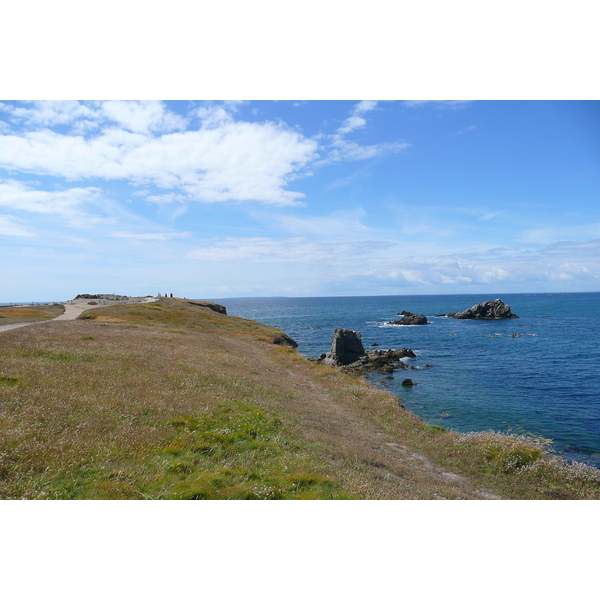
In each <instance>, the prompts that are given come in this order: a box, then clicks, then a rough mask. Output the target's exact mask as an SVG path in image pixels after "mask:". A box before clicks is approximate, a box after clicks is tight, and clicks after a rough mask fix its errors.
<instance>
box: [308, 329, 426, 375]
mask: <svg viewBox="0 0 600 600" xmlns="http://www.w3.org/2000/svg"><path fill="white" fill-rule="evenodd" d="M415 357H416V354H415V353H414V352H413V351H412V350H411V349H410V348H400V349H398V350H365V349H364V347H363V344H362V336H361V333H360V331H352V330H351V329H336V330H335V331H334V332H333V340H332V342H331V351H329V352H327V353H326V354H321V356H320V357H319V358H312V359H309V360H310V361H312V362H317V363H321V364H324V365H329V366H332V367H337V368H339V369H340V371H342V372H344V373H351V374H354V375H360V374H362V373H367V372H370V371H376V372H377V373H382V374H385V373H393V372H394V371H395V370H403V369H410V368H411V367H409V366H408V365H406V364H405V363H404V362H402V359H403V358H415ZM412 368H414V367H412Z"/></svg>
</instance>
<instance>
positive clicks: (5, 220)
mask: <svg viewBox="0 0 600 600" xmlns="http://www.w3.org/2000/svg"><path fill="white" fill-rule="evenodd" d="M20 223H21V219H15V218H14V217H9V216H6V215H0V235H9V236H15V237H32V236H34V235H35V234H34V233H32V232H31V231H29V230H28V229H25V228H24V227H22V226H21V224H20Z"/></svg>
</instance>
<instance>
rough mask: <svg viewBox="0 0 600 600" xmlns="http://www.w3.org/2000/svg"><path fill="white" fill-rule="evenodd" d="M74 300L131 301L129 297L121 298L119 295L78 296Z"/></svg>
mask: <svg viewBox="0 0 600 600" xmlns="http://www.w3.org/2000/svg"><path fill="white" fill-rule="evenodd" d="M74 300H113V301H120V300H129V296H119V294H77V296H75V298H74Z"/></svg>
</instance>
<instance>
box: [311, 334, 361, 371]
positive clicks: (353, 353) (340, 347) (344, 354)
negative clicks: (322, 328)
mask: <svg viewBox="0 0 600 600" xmlns="http://www.w3.org/2000/svg"><path fill="white" fill-rule="evenodd" d="M366 354H367V353H366V352H365V349H364V348H363V344H362V337H361V335H360V331H352V330H351V329H336V330H335V331H334V332H333V341H332V342H331V352H328V353H327V354H326V355H325V356H324V357H323V360H322V362H323V364H326V365H332V366H340V365H350V364H352V363H354V362H356V361H358V360H360V359H361V358H362V357H363V356H366Z"/></svg>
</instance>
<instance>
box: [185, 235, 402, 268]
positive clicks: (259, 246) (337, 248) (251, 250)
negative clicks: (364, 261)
mask: <svg viewBox="0 0 600 600" xmlns="http://www.w3.org/2000/svg"><path fill="white" fill-rule="evenodd" d="M392 245H393V244H391V243H389V242H380V241H353V240H351V239H348V238H345V239H341V238H338V239H336V240H333V241H331V242H325V241H322V240H315V239H312V238H307V237H293V238H285V239H281V240H275V239H271V238H263V237H255V238H227V239H225V240H219V241H216V242H215V243H213V244H211V245H207V246H204V247H202V248H196V249H194V250H191V251H190V252H188V253H187V255H186V258H188V259H194V260H203V261H211V262H226V261H240V260H241V261H245V262H266V263H272V264H277V263H292V262H298V263H305V264H310V265H313V266H315V267H318V268H325V267H326V265H329V264H330V263H331V262H332V261H339V260H340V259H341V260H342V261H347V260H353V259H355V258H356V257H358V256H365V255H368V254H371V253H373V252H377V251H380V250H386V249H388V248H389V247H391V246H392Z"/></svg>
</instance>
